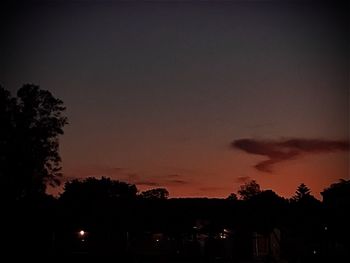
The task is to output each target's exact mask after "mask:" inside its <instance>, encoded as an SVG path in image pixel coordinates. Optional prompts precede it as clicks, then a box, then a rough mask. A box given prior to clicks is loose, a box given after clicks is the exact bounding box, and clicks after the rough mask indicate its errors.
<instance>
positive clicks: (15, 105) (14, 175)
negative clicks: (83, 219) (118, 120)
mask: <svg viewBox="0 0 350 263" xmlns="http://www.w3.org/2000/svg"><path fill="white" fill-rule="evenodd" d="M0 105H1V106H0V116H1V125H0V126H1V129H0V144H1V150H0V178H1V182H2V183H3V185H4V187H3V189H2V194H3V196H4V197H5V198H8V199H10V200H15V199H19V198H23V197H27V196H31V195H35V194H38V193H44V192H45V189H46V184H47V183H48V184H51V185H57V184H59V177H60V175H61V174H60V170H61V166H60V161H61V158H60V155H59V151H58V150H59V141H58V136H59V135H61V134H63V127H64V126H65V125H66V124H67V118H66V117H65V116H64V115H63V112H64V110H65V107H64V105H63V102H62V101H61V100H59V99H57V98H55V97H54V96H53V95H52V94H51V93H50V92H49V91H47V90H42V89H40V88H39V86H36V85H32V84H26V85H23V87H22V88H20V89H19V90H18V92H17V96H16V97H12V96H11V94H10V92H9V91H7V90H5V89H4V88H3V87H0Z"/></svg>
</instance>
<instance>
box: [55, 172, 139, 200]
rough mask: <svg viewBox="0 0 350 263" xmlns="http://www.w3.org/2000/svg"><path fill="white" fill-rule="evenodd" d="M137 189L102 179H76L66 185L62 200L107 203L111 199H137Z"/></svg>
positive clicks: (108, 179) (119, 182) (130, 185)
mask: <svg viewBox="0 0 350 263" xmlns="http://www.w3.org/2000/svg"><path fill="white" fill-rule="evenodd" d="M136 193H137V188H136V186H135V185H133V184H128V183H125V182H121V181H116V180H111V179H110V178H105V177H102V178H101V179H97V178H94V177H89V178H86V179H84V180H78V179H74V180H72V181H68V182H66V183H65V185H64V192H63V193H62V194H61V195H60V199H61V200H64V201H69V202H72V201H73V202H78V203H79V202H86V201H106V200H111V199H119V200H121V199H122V200H130V199H135V197H136Z"/></svg>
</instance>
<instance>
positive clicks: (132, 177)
mask: <svg viewBox="0 0 350 263" xmlns="http://www.w3.org/2000/svg"><path fill="white" fill-rule="evenodd" d="M126 177H127V179H128V180H131V181H133V180H137V179H139V178H140V176H139V175H138V174H137V173H127V174H126Z"/></svg>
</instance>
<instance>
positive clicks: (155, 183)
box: [135, 181, 160, 186]
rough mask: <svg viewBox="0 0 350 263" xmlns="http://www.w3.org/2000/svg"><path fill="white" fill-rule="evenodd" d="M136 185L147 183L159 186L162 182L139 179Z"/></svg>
mask: <svg viewBox="0 0 350 263" xmlns="http://www.w3.org/2000/svg"><path fill="white" fill-rule="evenodd" d="M135 184H136V185H146V186H159V185H160V184H159V183H157V182H154V181H138V182H135Z"/></svg>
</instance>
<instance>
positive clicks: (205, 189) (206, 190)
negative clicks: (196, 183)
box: [199, 186, 227, 192]
mask: <svg viewBox="0 0 350 263" xmlns="http://www.w3.org/2000/svg"><path fill="white" fill-rule="evenodd" d="M226 189H227V187H216V186H208V187H200V188H199V190H200V191H202V192H215V191H218V190H226Z"/></svg>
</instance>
